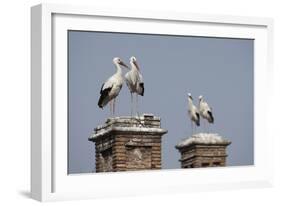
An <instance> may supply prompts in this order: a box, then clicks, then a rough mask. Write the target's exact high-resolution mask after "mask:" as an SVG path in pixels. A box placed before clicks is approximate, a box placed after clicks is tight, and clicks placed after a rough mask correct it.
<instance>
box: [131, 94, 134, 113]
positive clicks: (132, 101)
mask: <svg viewBox="0 0 281 206" xmlns="http://www.w3.org/2000/svg"><path fill="white" fill-rule="evenodd" d="M133 98H134V96H133V93H132V92H131V117H133V103H134V99H133Z"/></svg>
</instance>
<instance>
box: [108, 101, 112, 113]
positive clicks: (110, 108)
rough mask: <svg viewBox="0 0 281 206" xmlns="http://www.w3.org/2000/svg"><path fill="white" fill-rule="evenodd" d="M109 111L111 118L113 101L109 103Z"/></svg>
mask: <svg viewBox="0 0 281 206" xmlns="http://www.w3.org/2000/svg"><path fill="white" fill-rule="evenodd" d="M109 111H110V116H112V101H110V102H109Z"/></svg>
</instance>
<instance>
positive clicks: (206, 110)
mask: <svg viewBox="0 0 281 206" xmlns="http://www.w3.org/2000/svg"><path fill="white" fill-rule="evenodd" d="M199 113H200V115H201V117H202V118H204V119H206V120H207V121H208V122H209V123H214V117H213V113H212V109H211V108H210V107H209V105H208V103H207V102H206V101H205V100H204V99H203V96H202V95H201V96H199Z"/></svg>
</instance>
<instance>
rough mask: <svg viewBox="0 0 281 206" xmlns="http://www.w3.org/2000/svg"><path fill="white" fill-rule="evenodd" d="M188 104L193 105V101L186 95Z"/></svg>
mask: <svg viewBox="0 0 281 206" xmlns="http://www.w3.org/2000/svg"><path fill="white" fill-rule="evenodd" d="M188 105H189V106H191V105H193V101H192V99H191V98H190V97H188Z"/></svg>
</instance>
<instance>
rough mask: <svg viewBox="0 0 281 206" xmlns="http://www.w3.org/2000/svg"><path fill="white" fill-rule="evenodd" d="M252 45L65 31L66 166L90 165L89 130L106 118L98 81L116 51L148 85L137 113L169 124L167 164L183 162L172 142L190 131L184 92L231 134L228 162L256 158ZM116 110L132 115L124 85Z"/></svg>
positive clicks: (217, 128) (85, 168)
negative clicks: (134, 60)
mask: <svg viewBox="0 0 281 206" xmlns="http://www.w3.org/2000/svg"><path fill="white" fill-rule="evenodd" d="M253 49H254V41H253V40H250V39H228V38H206V37H192V36H167V35H147V34H124V33H104V32H84V31H83V32H81V31H69V62H68V65H69V67H68V69H69V79H68V81H69V97H68V98H69V99H68V100H69V131H68V134H69V145H68V146H69V165H68V166H69V167H68V169H69V173H88V172H92V171H94V170H95V149H94V144H93V143H92V142H89V141H88V137H89V136H90V134H91V131H92V130H93V129H94V128H95V127H96V126H97V125H100V124H103V123H104V122H105V120H106V119H107V117H109V108H108V107H106V108H105V109H104V110H101V109H100V108H98V106H97V102H98V98H99V91H100V87H101V85H102V83H103V82H104V81H105V80H106V79H107V78H108V77H110V76H111V75H112V74H114V73H115V67H114V65H113V63H112V59H113V58H114V57H117V56H118V57H120V58H121V59H123V60H124V61H125V62H126V63H127V64H129V58H130V57H131V56H135V57H136V58H137V60H138V64H139V66H140V69H141V72H142V74H143V77H144V84H145V94H144V97H139V108H140V113H153V114H154V115H156V116H159V117H161V121H162V127H163V128H164V129H167V130H168V134H166V135H165V136H164V137H163V142H162V167H163V168H164V169H174V168H180V162H179V161H178V159H179V158H180V155H179V153H178V151H177V150H176V149H175V147H174V146H175V145H176V144H177V143H178V142H179V141H180V140H181V139H183V138H184V137H187V136H189V135H190V134H191V126H190V121H189V119H188V116H187V94H188V93H189V92H190V93H191V94H192V96H193V99H194V103H195V104H198V96H199V95H203V96H204V97H205V100H206V101H207V102H208V103H209V104H210V106H211V107H212V108H213V113H214V118H215V124H214V125H212V126H211V127H210V130H211V132H215V133H218V134H220V135H221V136H223V137H225V138H227V139H229V140H231V141H232V144H231V145H230V146H229V147H228V150H227V152H228V155H229V156H228V158H227V165H229V166H234V165H235V166H237V165H251V164H253V159H254V157H253V148H254V147H253V142H254V138H253V84H254V82H253V60H254V59H253V54H254V53H253ZM124 72H126V71H124ZM124 74H125V73H124ZM116 115H119V116H120V115H130V93H129V90H128V88H127V86H126V85H125V84H124V85H123V88H122V90H121V92H120V94H119V96H118V99H117V105H116ZM202 125H203V124H202ZM201 131H204V128H203V126H201V127H200V128H198V129H197V132H201Z"/></svg>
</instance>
